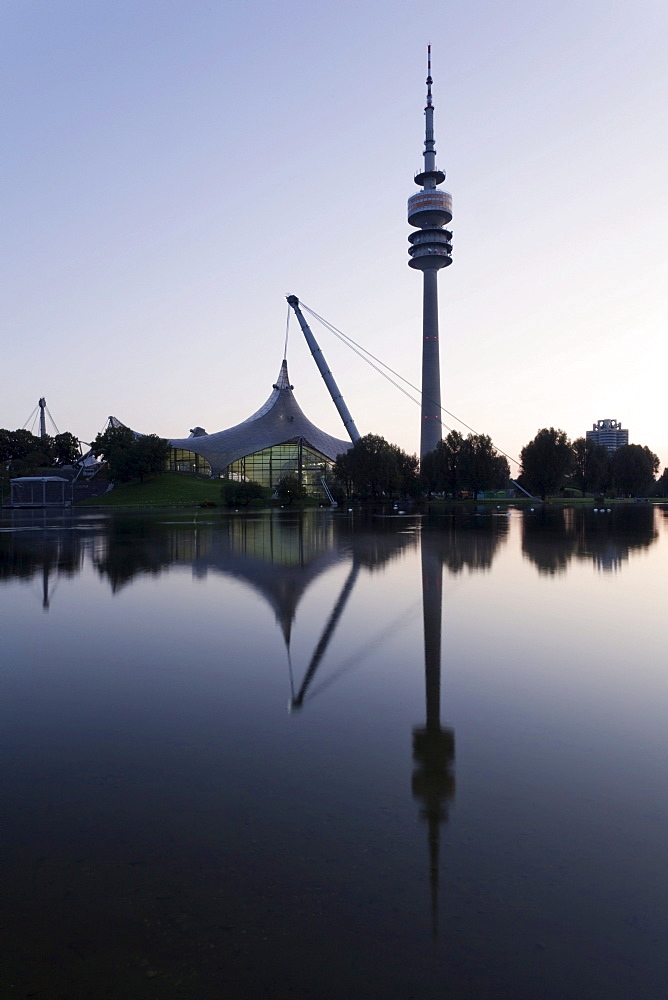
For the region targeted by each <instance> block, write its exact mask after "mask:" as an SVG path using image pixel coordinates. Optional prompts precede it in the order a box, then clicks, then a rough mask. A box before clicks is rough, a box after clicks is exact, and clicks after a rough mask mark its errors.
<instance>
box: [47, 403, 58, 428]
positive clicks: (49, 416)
mask: <svg viewBox="0 0 668 1000" xmlns="http://www.w3.org/2000/svg"><path fill="white" fill-rule="evenodd" d="M44 409H45V410H46V413H47V416H48V418H49V420H50V421H51V423H52V424H53V426H54V427H55V429H56V434H60V431H59V430H58V424H57V423H56V421H55V420H54V419H53V417H52V416H51V410H50V409H49V407H48V406H45V407H44Z"/></svg>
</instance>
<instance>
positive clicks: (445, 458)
mask: <svg viewBox="0 0 668 1000" xmlns="http://www.w3.org/2000/svg"><path fill="white" fill-rule="evenodd" d="M463 447H464V438H463V436H462V435H461V434H460V433H459V431H450V432H449V433H448V434H447V436H446V437H444V438H442V439H441V440H440V441H439V442H438V444H437V445H436V447H435V448H434V450H433V451H430V452H429V453H428V454H426V455H425V456H424V457H423V459H422V462H421V464H420V477H421V480H422V483H423V486H424V488H425V489H427V490H428V491H429V492H430V493H449V494H451V495H452V496H453V497H455V496H457V494H458V493H459V491H460V490H461V488H462V485H461V474H460V463H461V458H462V449H463Z"/></svg>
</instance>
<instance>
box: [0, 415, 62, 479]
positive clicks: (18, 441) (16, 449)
mask: <svg viewBox="0 0 668 1000" xmlns="http://www.w3.org/2000/svg"><path fill="white" fill-rule="evenodd" d="M80 457H81V448H80V444H79V440H78V438H76V437H75V436H74V434H70V432H69V431H65V432H64V433H62V434H56V435H55V437H50V436H49V435H46V436H45V437H40V436H37V435H35V434H32V433H31V432H30V431H27V430H25V429H20V430H15V431H10V430H7V429H6V428H4V427H0V466H1V467H2V470H3V473H4V474H5V476H8V477H11V478H19V477H21V476H31V475H33V474H34V473H35V472H37V471H38V470H39V469H52V468H61V467H62V466H64V465H72V463H74V462H76V461H77V460H78V459H79V458H80Z"/></svg>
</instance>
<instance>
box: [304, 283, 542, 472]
mask: <svg viewBox="0 0 668 1000" xmlns="http://www.w3.org/2000/svg"><path fill="white" fill-rule="evenodd" d="M301 306H302V308H303V309H305V310H306V312H308V313H310V315H311V316H313V317H314V319H317V320H318V321H319V322H320V323H322V325H323V326H324V327H325V329H327V330H329V331H330V333H333V334H334V336H335V337H338V338H339V340H340V341H342V343H344V344H345V345H346V346H347V347H349V348H350V349H351V351H354V352H355V354H357V355H358V356H359V357H361V358H362V360H363V361H366V362H367V364H369V365H371V367H372V368H374V369H375V371H377V372H378V373H379V374H380V375H383V377H384V378H387V380H388V382H391V383H392V385H394V386H396V387H397V389H400V390H401V392H403V393H404V395H406V396H408V398H409V399H412V400H413V402H414V403H417V405H418V406H421V405H422V404H421V401H420V400H417V399H415V397H414V396H411V395H410V394H409V393H408V392H406V390H405V389H402V388H401V386H399V385H397V383H396V382H394V381H393V380H392V379H391V378H389V377H388V376H387V375H385V373H384V372H381V371H380V369H379V368H376V366H375V365H373V364H371V362H370V361H369V360H368V358H366V357H364V355H365V354H366V355H368V356H369V358H373V360H374V361H377V362H378V364H379V365H382V366H383V368H387V370H388V371H389V372H392V374H393V375H396V376H397V378H400V379H401V381H402V382H405V383H406V385H408V386H410V387H411V389H414V390H415V392H419V393H420V396H422V392H421V390H420V389H419V388H418V387H417V386H416V385H413V383H412V382H409V381H408V379H407V378H404V376H403V375H401V374H400V373H399V372H397V371H395V370H394V368H390V366H389V365H386V364H385V362H384V361H381V359H380V358H377V357H376V356H375V354H372V353H371V351H368V350H367V349H366V347H362V345H361V344H358V343H357V342H356V341H354V340H353V339H352V337H349V336H348V335H347V334H345V333H343V331H342V330H339V329H338V328H337V327H335V326H334V325H333V324H332V323H330V322H328V320H326V319H324V318H323V317H322V316H319V315H318V313H317V312H314V311H313V309H309V307H308V306H307V305H305V304H304V302H302V303H301ZM355 348H358V350H355ZM360 351H361V352H363V353H362V354H360ZM427 401H428V402H430V403H434V405H438V404H436V402H435V400H433V399H428V400H427ZM439 409H440V410H441V412H442V413H447V414H448V416H449V417H452V418H453V419H454V420H456V421H457V423H458V424H461V425H462V427H466V429H467V430H469V431H471V433H472V434H478V435H479V434H480V432H479V431H477V430H475V428H474V427H471V426H470V425H469V424H467V423H466V421H465V420H462V419H461V418H460V417H458V416H457V414H456V413H452V412H451V411H450V410H446V408H445V407H444V406H439ZM443 426H444V427H445V428H446V430H452V428H450V427H448V425H447V424H445V423H444V424H443ZM492 444H494V442H492ZM494 448H495V449H496V451H498V453H499V454H500V455H503V456H504V458H507V459H509V460H510V461H511V462H514V463H515V465H521V464H522V463H521V462H519V461H518V460H517V459H516V458H513V456H512V455H509V454H508V452H506V451H504V450H503V448H499V446H498V445H496V444H495V445H494Z"/></svg>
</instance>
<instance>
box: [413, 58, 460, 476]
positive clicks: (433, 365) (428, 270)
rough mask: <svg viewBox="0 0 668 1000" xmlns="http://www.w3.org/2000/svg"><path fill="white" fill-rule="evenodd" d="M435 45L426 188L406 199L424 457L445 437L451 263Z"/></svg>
mask: <svg viewBox="0 0 668 1000" xmlns="http://www.w3.org/2000/svg"><path fill="white" fill-rule="evenodd" d="M431 85H432V78H431V45H428V46H427V106H426V107H425V109H424V114H425V140H424V153H423V154H422V155H423V156H424V169H423V170H421V171H420V172H419V173H417V174H416V175H415V183H416V184H418V185H419V186H420V187H421V188H422V190H421V191H419V192H418V194H414V195H413V196H412V197H411V198H409V199H408V221H409V223H410V225H411V226H415V227H416V228H417V229H418V230H419V231H418V232H417V233H411V235H410V236H409V237H408V241H409V243H410V244H411V245H410V247H409V250H408V253H409V254H410V260H409V261H408V264H409V266H410V267H414V268H416V269H417V270H418V271H422V274H423V293H422V420H421V425H422V426H421V432H420V458H423V457H424V456H425V455H426V454H427V453H428V452H430V451H433V450H434V448H435V447H436V446H437V444H438V442H439V441H440V440H441V372H440V358H439V343H438V272H439V270H440V269H441V268H442V267H447V266H448V264H451V263H452V233H451V232H450V231H449V230H448V229H444V228H443V227H444V226H446V225H447V224H448V223H449V222H450V221H451V220H452V196H451V195H450V194H448V192H447V191H439V190H438V185H439V184H442V183H443V181H444V180H445V171H443V170H438V169H437V167H436V147H435V145H434V105H433V103H432V97H431Z"/></svg>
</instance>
